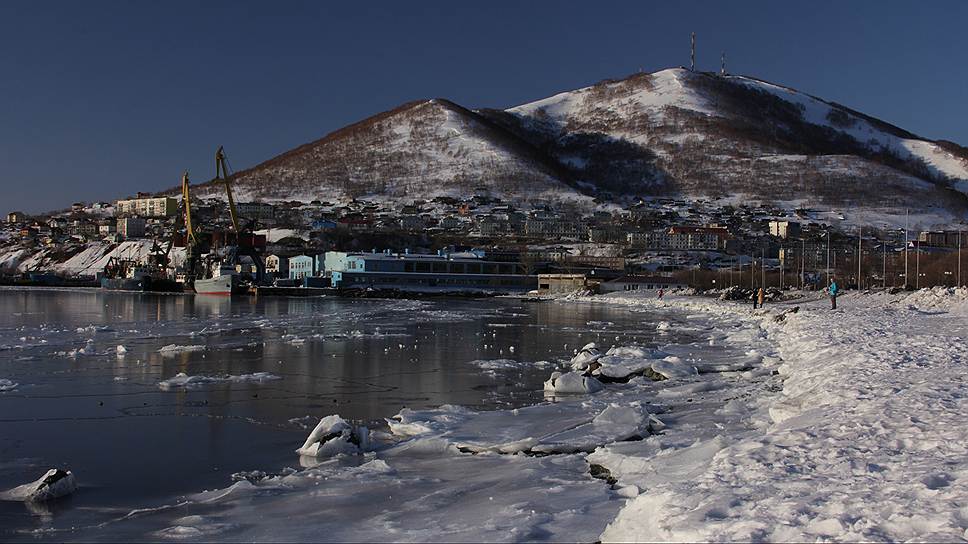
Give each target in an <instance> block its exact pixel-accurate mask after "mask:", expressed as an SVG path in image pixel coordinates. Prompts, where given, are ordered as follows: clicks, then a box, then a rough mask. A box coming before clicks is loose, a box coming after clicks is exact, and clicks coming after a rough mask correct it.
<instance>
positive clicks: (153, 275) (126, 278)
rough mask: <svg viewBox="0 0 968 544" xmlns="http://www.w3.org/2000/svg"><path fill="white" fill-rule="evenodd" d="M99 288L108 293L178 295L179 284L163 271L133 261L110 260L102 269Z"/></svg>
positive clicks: (182, 288) (181, 286) (182, 287)
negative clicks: (126, 292) (133, 292)
mask: <svg viewBox="0 0 968 544" xmlns="http://www.w3.org/2000/svg"><path fill="white" fill-rule="evenodd" d="M101 288H102V289H106V290H109V291H141V292H154V293H180V292H182V291H183V290H184V286H183V285H182V284H181V283H178V282H177V281H175V280H173V279H171V278H169V277H168V276H167V275H166V274H165V273H164V271H163V270H161V269H159V268H157V267H151V266H147V265H144V264H139V263H136V262H134V261H128V260H117V259H111V261H110V262H108V265H107V266H106V267H105V268H104V276H103V277H102V278H101Z"/></svg>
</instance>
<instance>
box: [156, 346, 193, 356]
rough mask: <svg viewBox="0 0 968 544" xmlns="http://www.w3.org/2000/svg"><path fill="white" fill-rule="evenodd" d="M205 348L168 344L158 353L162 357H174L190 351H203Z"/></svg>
mask: <svg viewBox="0 0 968 544" xmlns="http://www.w3.org/2000/svg"><path fill="white" fill-rule="evenodd" d="M204 349H205V346H202V345H191V346H179V345H178V344H168V345H167V346H163V347H161V348H160V349H159V350H158V353H160V354H162V355H174V354H176V353H186V352H190V351H202V350H204Z"/></svg>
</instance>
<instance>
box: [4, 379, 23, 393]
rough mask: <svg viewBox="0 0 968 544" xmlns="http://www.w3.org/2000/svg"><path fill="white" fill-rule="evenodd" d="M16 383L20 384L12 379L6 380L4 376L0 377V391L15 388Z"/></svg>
mask: <svg viewBox="0 0 968 544" xmlns="http://www.w3.org/2000/svg"><path fill="white" fill-rule="evenodd" d="M18 385H20V384H19V383H17V382H15V381H13V380H8V379H6V378H0V392H3V391H13V390H14V389H16V388H17V386H18Z"/></svg>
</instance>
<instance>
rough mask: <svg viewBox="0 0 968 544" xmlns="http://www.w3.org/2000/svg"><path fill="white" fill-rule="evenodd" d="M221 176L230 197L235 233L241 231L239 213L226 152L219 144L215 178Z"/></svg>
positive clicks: (230, 211)
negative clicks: (230, 180)
mask: <svg viewBox="0 0 968 544" xmlns="http://www.w3.org/2000/svg"><path fill="white" fill-rule="evenodd" d="M219 176H221V178H222V181H223V182H224V183H225V195H226V196H227V197H228V199H229V215H231V217H232V228H233V229H234V230H235V234H236V235H238V234H240V233H241V231H240V230H239V215H238V213H236V211H235V199H234V198H232V185H231V182H229V169H228V167H227V166H226V164H225V152H224V151H222V146H218V151H216V152H215V179H219Z"/></svg>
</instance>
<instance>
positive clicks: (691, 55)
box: [689, 32, 696, 72]
mask: <svg viewBox="0 0 968 544" xmlns="http://www.w3.org/2000/svg"><path fill="white" fill-rule="evenodd" d="M689 71H691V72H695V71H696V33H695V32H693V33H692V47H691V48H690V50H689Z"/></svg>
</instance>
